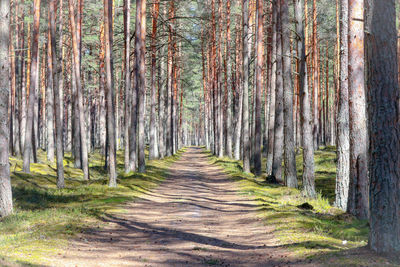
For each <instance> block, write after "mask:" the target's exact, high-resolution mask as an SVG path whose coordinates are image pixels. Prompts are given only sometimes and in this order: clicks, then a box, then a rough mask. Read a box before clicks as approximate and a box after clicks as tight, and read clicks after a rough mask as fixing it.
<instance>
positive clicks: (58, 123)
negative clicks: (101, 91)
mask: <svg viewBox="0 0 400 267" xmlns="http://www.w3.org/2000/svg"><path fill="white" fill-rule="evenodd" d="M56 1H57V0H51V2H50V6H49V13H50V43H51V44H50V46H51V57H52V58H51V61H52V64H53V66H52V72H51V75H52V78H53V81H54V82H53V88H52V89H53V95H54V104H55V105H54V111H55V129H56V132H55V134H56V157H57V187H58V188H64V187H65V181H64V154H63V127H62V120H61V103H62V102H61V101H60V87H59V81H60V80H61V79H62V75H60V74H61V72H60V71H57V72H56V70H60V66H59V62H58V60H57V52H56ZM61 3H62V2H61ZM61 12H62V8H61V6H60V14H61ZM59 52H61V51H59ZM60 63H61V61H60ZM61 64H62V63H61Z"/></svg>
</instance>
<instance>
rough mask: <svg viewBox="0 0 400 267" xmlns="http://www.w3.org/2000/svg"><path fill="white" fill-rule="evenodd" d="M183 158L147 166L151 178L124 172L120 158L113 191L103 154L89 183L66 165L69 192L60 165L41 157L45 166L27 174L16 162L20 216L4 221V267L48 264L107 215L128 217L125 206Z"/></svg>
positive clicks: (0, 252) (0, 234)
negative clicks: (59, 182)
mask: <svg viewBox="0 0 400 267" xmlns="http://www.w3.org/2000/svg"><path fill="white" fill-rule="evenodd" d="M181 153H182V151H180V153H178V154H177V155H175V156H173V157H168V158H166V159H163V160H154V161H149V162H148V163H147V169H146V173H145V174H139V173H134V172H132V173H129V174H125V173H124V170H123V153H122V152H118V155H117V171H118V173H119V176H118V187H117V188H109V187H108V186H107V184H108V178H107V172H106V171H105V170H104V168H103V165H104V160H103V158H102V156H101V155H100V154H99V153H95V154H91V155H90V178H91V180H90V181H83V180H82V177H83V173H82V171H81V170H79V169H76V168H74V167H73V160H72V158H71V156H70V155H68V154H66V157H65V160H64V166H65V178H66V188H65V189H63V190H59V189H57V187H56V166H55V164H50V163H49V162H47V161H46V159H45V153H44V152H43V151H40V152H39V154H38V161H39V163H35V164H32V165H31V174H25V173H22V172H21V167H22V161H21V160H20V159H18V158H10V163H11V172H12V173H11V174H12V177H11V178H12V187H13V200H14V205H15V212H14V214H13V215H11V216H9V217H7V218H4V219H2V220H0V265H4V264H5V263H4V262H2V261H11V262H18V263H22V264H27V265H35V264H36V265H38V264H46V262H43V261H44V260H43V259H44V258H46V257H48V256H49V255H57V254H58V253H60V252H61V251H62V250H63V249H65V248H66V246H67V244H68V239H70V238H71V237H73V236H74V235H76V234H78V233H81V232H83V231H85V229H88V228H96V227H101V225H102V220H101V217H102V216H103V215H104V214H105V213H112V212H123V211H124V210H123V208H122V205H121V204H123V203H125V202H128V201H134V200H135V199H136V198H138V197H139V196H141V195H142V194H144V193H146V192H148V191H149V190H150V189H152V188H154V187H155V186H157V185H158V184H159V183H160V182H162V181H163V180H164V179H165V177H166V172H167V169H168V167H169V166H170V165H171V164H172V163H173V162H174V161H176V160H177V158H178V157H179V156H180V154H181Z"/></svg>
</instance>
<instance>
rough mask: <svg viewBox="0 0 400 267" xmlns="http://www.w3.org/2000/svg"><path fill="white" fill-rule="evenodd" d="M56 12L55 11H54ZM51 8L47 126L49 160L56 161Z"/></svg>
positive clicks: (48, 42)
mask: <svg viewBox="0 0 400 267" xmlns="http://www.w3.org/2000/svg"><path fill="white" fill-rule="evenodd" d="M53 12H54V11H53ZM50 13H51V10H50V8H49V30H48V35H47V36H48V38H47V87H46V111H47V113H46V128H47V160H48V161H50V162H54V96H53V92H54V90H53V87H54V71H55V70H53V66H54V64H53V56H52V47H51V33H50V28H51V25H50V20H51V19H50V16H51V14H50Z"/></svg>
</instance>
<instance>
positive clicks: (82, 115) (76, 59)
mask: <svg viewBox="0 0 400 267" xmlns="http://www.w3.org/2000/svg"><path fill="white" fill-rule="evenodd" d="M69 13H70V16H69V17H70V25H71V33H72V34H71V35H72V51H73V59H74V64H73V65H74V76H75V83H76V91H77V96H78V99H77V100H78V110H77V112H78V116H79V131H80V142H81V147H80V150H81V154H82V170H83V176H84V179H85V180H89V159H88V148H87V135H86V126H85V112H84V107H83V88H82V81H81V68H80V60H81V59H80V52H79V48H80V47H79V40H78V30H79V28H77V25H76V24H77V23H76V22H75V18H74V4H73V0H69Z"/></svg>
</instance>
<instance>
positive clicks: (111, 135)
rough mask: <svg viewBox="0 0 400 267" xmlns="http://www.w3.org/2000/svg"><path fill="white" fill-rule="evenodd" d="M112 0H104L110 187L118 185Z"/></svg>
mask: <svg viewBox="0 0 400 267" xmlns="http://www.w3.org/2000/svg"><path fill="white" fill-rule="evenodd" d="M112 7H113V1H112V0H104V32H105V34H104V38H105V49H106V54H105V63H106V64H105V65H106V103H107V137H108V139H107V144H108V171H109V175H110V177H109V183H108V185H109V186H110V187H116V186H117V172H116V166H115V165H116V158H115V156H116V143H115V128H116V126H115V115H114V114H115V112H114V111H115V109H114V83H113V77H112V75H113V68H112V59H111V57H112V52H111V49H112V47H111V44H112V36H111V35H110V32H111V27H112Z"/></svg>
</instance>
